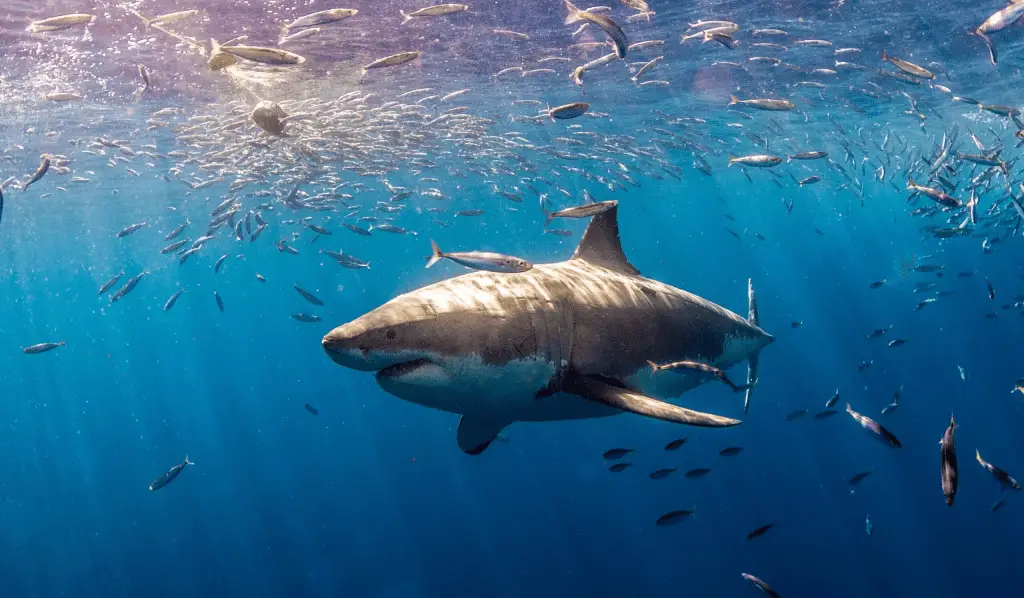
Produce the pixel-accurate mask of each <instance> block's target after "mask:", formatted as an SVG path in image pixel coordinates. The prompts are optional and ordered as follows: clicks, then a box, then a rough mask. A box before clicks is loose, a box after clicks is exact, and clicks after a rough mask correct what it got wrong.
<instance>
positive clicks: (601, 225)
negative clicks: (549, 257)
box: [572, 206, 640, 274]
mask: <svg viewBox="0 0 1024 598" xmlns="http://www.w3.org/2000/svg"><path fill="white" fill-rule="evenodd" d="M572 259H574V260H583V261H585V262H589V263H591V264H595V265H598V266H602V267H604V268H608V269H609V270H614V271H616V272H622V273H625V274H640V271H639V270H637V269H636V268H635V267H633V264H630V263H629V260H627V259H626V254H625V253H623V252H622V242H621V241H620V240H619V207H618V206H612V207H611V208H610V209H608V210H606V211H604V212H601V213H600V214H598V215H596V216H594V217H593V218H592V219H591V220H590V224H589V225H588V226H587V230H586V231H584V233H583V238H582V239H580V244H579V246H578V247H577V248H576V253H574V254H572Z"/></svg>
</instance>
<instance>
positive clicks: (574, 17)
mask: <svg viewBox="0 0 1024 598" xmlns="http://www.w3.org/2000/svg"><path fill="white" fill-rule="evenodd" d="M565 8H566V9H567V10H568V11H569V15H568V16H566V17H565V24H566V25H572V24H573V23H575V22H577V21H581V20H582V19H583V17H581V16H580V14H581V13H582V12H583V11H582V10H580V9H578V8H576V7H575V6H574V5H573V3H572V2H569V0H565Z"/></svg>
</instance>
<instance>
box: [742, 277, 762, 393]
mask: <svg viewBox="0 0 1024 598" xmlns="http://www.w3.org/2000/svg"><path fill="white" fill-rule="evenodd" d="M747 305H748V310H747V321H748V322H750V323H751V324H753V325H754V326H757V325H758V323H757V321H758V315H757V295H756V294H755V293H754V279H753V278H748V279H747ZM760 361H761V351H760V349H759V350H757V351H754V352H753V353H751V354H750V357H749V358H748V364H747V384H746V392H745V393H744V396H743V413H747V412H748V411H749V410H750V395H752V394H754V386H755V385H756V384H757V370H758V365H759V364H760Z"/></svg>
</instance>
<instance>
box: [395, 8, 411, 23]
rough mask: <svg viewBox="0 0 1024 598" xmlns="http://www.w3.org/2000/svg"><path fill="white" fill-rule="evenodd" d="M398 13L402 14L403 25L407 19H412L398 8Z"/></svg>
mask: <svg viewBox="0 0 1024 598" xmlns="http://www.w3.org/2000/svg"><path fill="white" fill-rule="evenodd" d="M398 14H400V15H402V24H403V25H405V24H406V23H408V22H409V21H411V20H413V17H410V16H409V15H408V14H406V12H405V11H404V10H401V9H399V11H398Z"/></svg>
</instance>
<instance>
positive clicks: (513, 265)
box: [426, 240, 533, 273]
mask: <svg viewBox="0 0 1024 598" xmlns="http://www.w3.org/2000/svg"><path fill="white" fill-rule="evenodd" d="M430 246H431V248H432V249H433V251H434V253H433V255H432V256H431V257H430V260H429V261H428V262H427V266H426V267H427V268H429V267H431V266H433V265H434V264H436V263H437V262H439V261H441V260H442V259H446V258H447V259H449V260H451V261H453V262H455V263H456V264H459V265H461V266H465V267H467V268H472V269H474V270H486V271H488V272H505V273H516V272H526V271H527V270H530V269H532V268H533V264H531V263H530V262H528V261H526V260H524V259H522V258H518V257H514V256H510V255H502V254H500V253H489V252H486V251H466V252H453V253H444V252H442V251H441V249H440V248H439V247H438V246H437V243H435V242H434V241H433V240H431V241H430Z"/></svg>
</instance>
